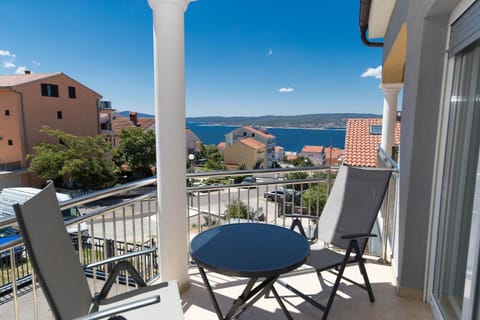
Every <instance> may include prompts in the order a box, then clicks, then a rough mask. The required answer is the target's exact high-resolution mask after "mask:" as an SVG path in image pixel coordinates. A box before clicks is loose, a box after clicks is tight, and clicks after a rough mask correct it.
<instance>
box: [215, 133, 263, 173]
mask: <svg viewBox="0 0 480 320" xmlns="http://www.w3.org/2000/svg"><path fill="white" fill-rule="evenodd" d="M223 161H224V163H225V164H226V165H227V167H230V168H231V167H233V166H236V167H238V166H240V165H245V167H246V169H260V168H266V167H267V156H266V146H265V145H264V144H263V143H261V142H258V141H257V140H255V139H254V138H245V139H241V140H237V141H236V142H234V143H233V144H232V145H231V146H230V147H229V148H226V149H225V150H224V151H223Z"/></svg>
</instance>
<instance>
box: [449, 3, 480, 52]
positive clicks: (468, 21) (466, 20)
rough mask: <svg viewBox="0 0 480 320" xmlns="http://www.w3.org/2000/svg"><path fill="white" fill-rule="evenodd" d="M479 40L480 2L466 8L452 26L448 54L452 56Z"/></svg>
mask: <svg viewBox="0 0 480 320" xmlns="http://www.w3.org/2000/svg"><path fill="white" fill-rule="evenodd" d="M479 38H480V1H475V3H474V4H473V5H472V6H470V8H468V10H466V11H465V12H464V13H463V14H462V15H461V16H460V18H458V19H457V20H456V21H455V22H454V23H453V24H452V31H451V33H450V46H449V49H448V54H449V55H450V56H453V55H455V54H457V53H458V52H460V51H462V50H463V49H465V48H466V47H468V46H469V45H470V44H472V43H473V42H475V41H476V40H477V39H479Z"/></svg>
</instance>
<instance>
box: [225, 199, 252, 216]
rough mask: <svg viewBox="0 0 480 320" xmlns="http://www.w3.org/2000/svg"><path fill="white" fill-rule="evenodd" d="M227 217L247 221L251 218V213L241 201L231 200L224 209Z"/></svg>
mask: <svg viewBox="0 0 480 320" xmlns="http://www.w3.org/2000/svg"><path fill="white" fill-rule="evenodd" d="M225 214H226V215H227V217H230V218H232V219H233V218H235V219H249V216H250V217H252V216H253V212H252V211H251V210H249V208H248V206H247V204H246V203H245V202H243V201H242V200H237V199H233V200H232V201H231V202H230V203H229V204H228V205H227V209H225Z"/></svg>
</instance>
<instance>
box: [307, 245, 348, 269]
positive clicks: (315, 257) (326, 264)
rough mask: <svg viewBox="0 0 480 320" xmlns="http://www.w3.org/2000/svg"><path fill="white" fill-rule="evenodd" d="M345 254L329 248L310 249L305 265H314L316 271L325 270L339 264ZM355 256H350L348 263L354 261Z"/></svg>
mask: <svg viewBox="0 0 480 320" xmlns="http://www.w3.org/2000/svg"><path fill="white" fill-rule="evenodd" d="M344 258H345V255H344V253H343V252H336V251H334V250H332V249H330V248H314V247H312V248H311V249H310V255H309V256H308V258H307V262H305V264H306V265H309V266H311V267H314V268H315V269H317V271H323V270H327V269H330V268H333V267H336V266H339V265H340V264H341V263H342V261H343V259H344ZM354 261H355V257H350V258H349V259H348V263H351V262H354Z"/></svg>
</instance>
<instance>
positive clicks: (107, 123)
mask: <svg viewBox="0 0 480 320" xmlns="http://www.w3.org/2000/svg"><path fill="white" fill-rule="evenodd" d="M98 111H99V121H100V133H101V134H103V135H104V136H105V139H106V140H107V141H110V142H111V143H112V144H113V139H114V136H115V133H114V131H113V128H112V120H113V115H114V113H115V109H112V102H111V101H99V104H98Z"/></svg>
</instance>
